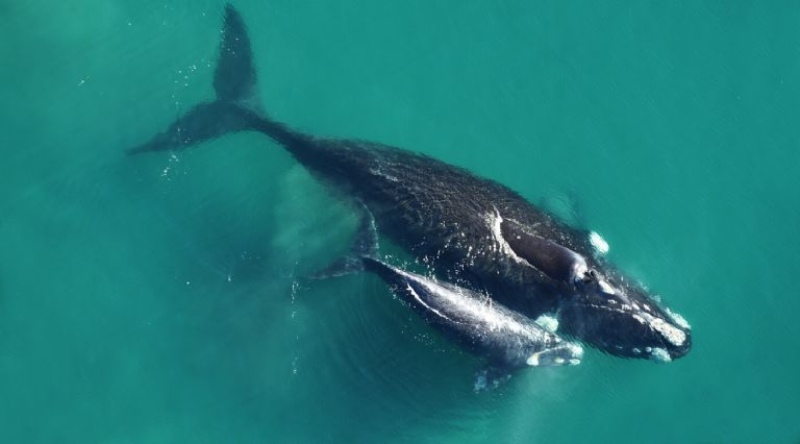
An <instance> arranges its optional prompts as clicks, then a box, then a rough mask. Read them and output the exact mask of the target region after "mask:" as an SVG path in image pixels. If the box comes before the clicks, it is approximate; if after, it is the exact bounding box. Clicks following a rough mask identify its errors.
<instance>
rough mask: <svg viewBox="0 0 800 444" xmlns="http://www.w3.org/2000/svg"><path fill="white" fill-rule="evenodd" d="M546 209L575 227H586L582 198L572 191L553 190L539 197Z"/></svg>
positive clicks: (540, 204) (541, 204) (540, 203)
mask: <svg viewBox="0 0 800 444" xmlns="http://www.w3.org/2000/svg"><path fill="white" fill-rule="evenodd" d="M539 206H540V207H542V208H543V209H544V210H545V211H547V212H548V213H550V214H551V215H553V216H555V217H556V218H558V219H560V220H561V221H563V222H565V223H567V224H569V225H571V226H573V227H585V226H586V218H585V216H584V212H583V208H581V202H580V199H578V196H577V195H576V194H575V193H574V192H571V191H566V192H553V193H552V194H548V195H547V196H544V197H542V198H540V199H539Z"/></svg>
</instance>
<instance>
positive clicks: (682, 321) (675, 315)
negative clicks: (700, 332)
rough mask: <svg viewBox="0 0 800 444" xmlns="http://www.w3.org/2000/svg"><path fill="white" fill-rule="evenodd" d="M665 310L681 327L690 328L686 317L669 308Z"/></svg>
mask: <svg viewBox="0 0 800 444" xmlns="http://www.w3.org/2000/svg"><path fill="white" fill-rule="evenodd" d="M665 311H666V312H667V314H668V315H669V317H671V318H672V320H673V321H675V323H676V324H678V325H680V326H681V327H683V328H685V329H687V330H688V329H690V328H691V326H690V325H689V323H688V322H686V319H685V318H684V317H683V316H681V315H679V314H678V313H675V312H673V311H672V310H670V309H669V308H667V309H666V310H665Z"/></svg>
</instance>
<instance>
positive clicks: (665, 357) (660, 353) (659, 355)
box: [650, 347, 672, 362]
mask: <svg viewBox="0 0 800 444" xmlns="http://www.w3.org/2000/svg"><path fill="white" fill-rule="evenodd" d="M650 357H651V358H652V359H653V360H654V361H658V362H671V361H672V357H670V355H669V353H668V352H667V351H666V350H665V349H663V348H661V347H656V348H654V349H653V351H652V352H651V353H650Z"/></svg>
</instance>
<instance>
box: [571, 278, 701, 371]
mask: <svg viewBox="0 0 800 444" xmlns="http://www.w3.org/2000/svg"><path fill="white" fill-rule="evenodd" d="M574 288H575V290H576V291H575V292H574V293H573V294H571V295H569V296H566V297H565V298H564V300H563V301H562V302H561V304H560V306H559V309H558V310H559V311H558V317H559V318H560V320H561V324H560V325H561V326H560V328H559V331H561V332H563V333H565V334H567V335H570V336H573V337H575V338H578V339H579V340H581V341H583V342H585V343H588V344H590V345H592V346H594V347H596V348H598V349H600V350H602V351H604V352H606V353H609V354H611V355H615V356H620V357H627V358H644V359H652V360H655V361H659V362H669V361H672V360H674V359H677V358H680V357H682V356H684V355H686V354H687V353H688V352H689V350H690V349H691V347H692V337H691V328H690V326H689V324H688V323H687V322H686V320H685V319H683V317H681V316H680V315H677V314H675V313H672V312H671V311H670V310H669V309H667V308H664V307H662V306H661V305H660V304H659V303H658V302H657V301H656V300H655V298H653V297H651V296H650V295H649V294H648V292H647V291H646V290H645V289H644V288H643V287H642V286H640V285H637V284H635V283H634V282H633V281H632V280H630V279H626V278H624V277H623V276H622V275H621V274H619V273H618V272H616V271H614V270H603V271H599V270H598V269H596V268H588V269H586V270H585V272H583V273H582V275H581V276H580V277H579V278H577V279H576V280H575V286H574Z"/></svg>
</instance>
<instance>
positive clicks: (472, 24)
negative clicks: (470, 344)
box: [0, 0, 800, 444]
mask: <svg viewBox="0 0 800 444" xmlns="http://www.w3.org/2000/svg"><path fill="white" fill-rule="evenodd" d="M236 6H237V7H238V8H239V10H240V11H241V13H242V15H243V17H244V19H245V21H246V22H247V23H248V25H249V28H250V35H251V38H252V42H253V49H254V52H255V58H256V65H257V66H258V70H259V84H258V85H259V88H260V90H261V94H262V96H263V99H264V103H265V108H266V109H267V111H268V112H269V113H270V115H271V116H273V117H274V118H276V119H278V120H281V121H283V122H286V123H288V124H290V125H292V126H294V127H295V128H298V129H301V130H303V131H306V132H308V133H310V134H316V135H325V136H341V137H350V138H362V139H369V140H374V141H380V142H383V143H387V144H392V145H396V146H401V147H405V148H408V149H411V150H414V151H418V152H423V153H426V154H428V155H431V156H434V157H436V158H439V159H442V160H444V161H447V162H450V163H452V164H455V165H459V166H462V167H466V168H468V169H470V170H472V171H473V172H475V173H477V174H479V175H481V176H484V177H488V178H492V179H495V180H497V181H500V182H502V183H504V184H506V185H508V186H510V187H511V188H513V189H515V190H517V191H518V192H520V193H521V194H522V195H524V196H525V197H527V198H528V199H529V200H531V201H532V202H534V203H537V204H539V203H541V204H543V205H548V206H549V207H550V208H552V209H553V211H555V212H557V213H559V214H577V215H579V219H580V220H581V221H582V223H583V224H584V225H586V227H587V228H591V229H594V230H596V231H598V232H600V233H602V234H603V236H604V237H605V238H606V240H608V242H609V243H610V245H611V250H610V252H609V255H610V257H611V259H612V260H613V261H614V262H616V263H617V264H619V265H620V266H621V267H622V268H624V269H625V270H627V271H628V272H629V273H630V274H631V275H633V276H634V277H635V278H636V279H639V280H640V281H641V282H643V283H645V284H646V285H647V286H648V287H650V288H651V289H653V291H654V292H656V293H657V294H659V295H661V297H662V298H663V301H664V302H665V303H666V304H667V305H669V306H670V307H671V308H672V309H673V310H675V311H676V312H678V313H680V314H682V315H683V316H684V317H685V318H686V319H687V320H688V321H689V322H690V323H691V324H692V327H693V344H694V346H693V350H692V351H691V353H689V355H687V356H686V357H685V358H682V359H680V360H677V361H675V362H673V363H669V364H656V363H653V362H646V361H634V360H625V359H619V358H614V357H611V356H608V355H605V354H602V353H600V352H598V351H596V350H594V349H588V348H587V351H586V355H585V357H584V360H583V363H582V364H581V365H579V366H576V367H569V368H549V369H548V368H545V369H530V370H526V371H523V372H520V373H519V374H517V375H516V376H514V377H513V378H512V379H511V380H510V381H508V382H507V383H505V384H504V385H502V386H500V387H499V388H498V389H496V390H492V391H488V392H479V393H476V392H475V390H474V382H475V374H476V372H477V371H478V370H479V369H480V368H481V365H482V363H481V361H480V360H479V359H477V358H475V357H473V356H471V355H468V354H465V353H463V352H461V351H459V349H457V348H456V347H454V346H453V345H452V344H451V343H449V342H448V341H446V340H444V339H442V338H441V337H439V336H438V335H436V334H435V333H434V332H433V331H432V330H431V329H430V328H429V327H428V326H427V325H426V324H425V323H424V322H422V321H421V320H420V319H418V318H417V317H416V316H415V315H414V314H413V313H412V312H411V311H410V310H409V309H408V308H407V307H405V306H404V305H402V304H401V303H400V302H399V301H398V300H396V299H395V298H393V297H392V295H391V293H390V292H389V291H388V290H387V289H386V287H385V285H384V284H383V283H381V282H380V281H378V280H377V279H376V278H375V277H372V276H364V275H360V276H359V275H356V276H350V277H344V278H340V279H333V280H328V281H321V282H309V281H308V280H306V279H304V277H305V276H308V274H309V273H311V272H313V271H314V270H315V269H318V268H319V267H321V266H323V265H325V264H326V263H327V262H328V261H330V260H332V259H334V258H335V257H336V256H337V255H338V254H341V253H343V252H344V251H345V250H346V248H347V244H348V243H349V241H350V238H351V236H352V234H353V230H354V227H355V223H356V220H355V216H354V215H353V214H351V212H350V210H348V208H347V207H346V206H345V205H343V204H342V203H341V202H339V201H338V200H337V199H336V198H334V197H333V196H331V195H330V194H329V193H328V192H327V191H326V189H325V188H324V187H323V186H322V185H320V184H319V183H318V182H316V181H315V179H314V178H313V177H312V176H310V175H309V174H308V173H307V172H306V171H305V170H303V168H302V167H300V166H299V165H298V164H297V163H296V162H295V161H294V160H293V159H291V158H290V156H289V155H288V154H287V153H286V152H285V151H284V150H282V149H281V148H280V147H279V146H278V145H276V144H275V143H273V142H272V141H270V140H268V139H267V138H265V137H264V136H262V135H259V134H254V133H240V134H235V135H230V136H226V137H224V138H220V139H217V140H214V141H211V142H208V143H204V144H202V145H200V146H197V147H196V148H194V149H192V150H188V151H184V152H180V153H174V154H170V153H166V152H164V153H155V154H148V155H140V156H133V157H129V156H126V155H124V151H125V149H127V148H130V147H131V146H134V145H136V144H138V143H141V142H143V141H145V140H147V139H149V138H150V137H151V136H152V135H153V134H155V133H156V132H158V131H161V130H163V129H164V128H166V126H167V125H168V124H169V123H170V122H171V121H172V120H174V119H175V117H176V116H178V115H179V114H181V113H182V112H185V111H187V110H188V109H189V108H190V107H191V106H192V105H193V104H195V103H197V102H200V101H203V100H209V99H211V98H212V97H213V89H212V87H211V81H212V75H213V68H214V65H215V61H216V51H217V43H218V40H219V35H220V34H219V27H220V23H221V16H222V8H223V3H221V2H218V1H210V0H199V1H197V0H194V1H188V0H176V1H170V2H166V3H165V2H163V1H151V0H143V1H109V0H78V1H72V2H54V1H48V0H4V1H3V2H2V3H0V60H2V65H0V66H2V69H0V128H2V130H1V131H0V154H2V156H1V157H0V442H2V443H9V444H11V443H306V442H307V443H377V442H388V443H484V442H491V443H531V442H541V443H562V442H563V443H568V442H615V443H640V442H652V443H676V442H685V443H797V442H798V441H800V421H798V418H800V382H798V381H799V378H798V375H800V322H798V313H800V292H799V291H798V288H800V285H798V277H799V276H800V260H798V251H800V240H799V239H800V238H799V237H798V226H800V180H798V177H799V174H800V173H798V170H800V153H799V151H798V148H799V147H798V145H799V144H800V124H799V123H798V116H800V33H799V32H798V25H799V24H800V4H798V3H797V2H792V1H785V2H780V1H774V2H719V1H705V2H692V3H690V4H685V5H682V6H678V5H677V4H676V5H671V4H664V2H599V3H598V2H575V1H565V2H543V1H527V0H525V1H522V0H520V1H503V2H490V1H475V0H466V1H455V0H449V1H445V0H433V1H431V0H403V1H365V0H360V1H356V0H337V1H319V0H316V1H315V0H258V1H253V0H250V1H245V0H241V1H237V2H236Z"/></svg>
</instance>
